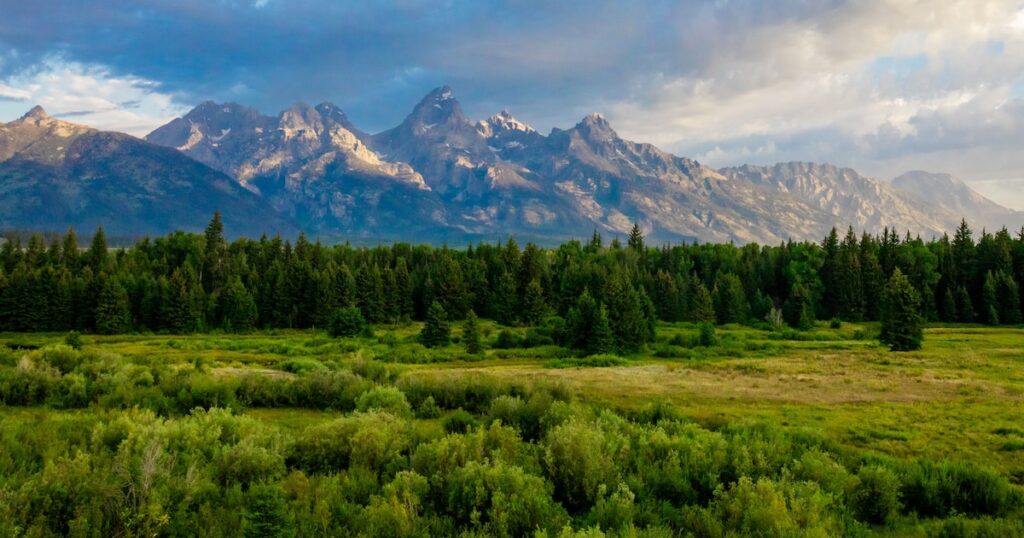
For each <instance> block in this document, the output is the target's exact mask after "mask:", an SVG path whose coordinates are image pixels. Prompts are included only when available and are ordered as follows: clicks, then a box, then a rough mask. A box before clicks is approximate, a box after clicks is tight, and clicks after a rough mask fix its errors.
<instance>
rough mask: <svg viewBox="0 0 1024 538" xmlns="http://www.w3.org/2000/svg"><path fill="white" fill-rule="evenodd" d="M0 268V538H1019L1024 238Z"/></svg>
mask: <svg viewBox="0 0 1024 538" xmlns="http://www.w3.org/2000/svg"><path fill="white" fill-rule="evenodd" d="M90 233H92V235H91V236H88V237H86V236H82V237H80V236H78V235H76V232H75V231H74V230H69V231H68V232H67V233H66V234H62V235H60V236H45V237H44V236H43V235H38V234H35V235H23V234H14V233H12V234H8V236H7V240H6V241H5V242H4V243H3V245H2V248H0V535H2V536H12V537H14V536H18V537H20V536H275V537H296V536H396V537H397V536H402V537H405V536H408V537H416V536H536V537H542V536H550V537H575V536H581V537H600V536H608V537H674V536H694V537H727V536H794V537H795V536H808V537H811V536H814V537H818V536H820V537H826V536H858V537H859V536H873V535H878V536H944V537H947V536H948V537H960V536H965V537H968V536H969V537H987V536H993V537H995V536H1021V535H1024V523H1022V520H1024V423H1022V421H1021V418H1022V417H1024V370H1022V367H1021V364H1022V363H1021V360H1022V358H1024V329H1022V323H1024V319H1022V311H1021V302H1022V300H1024V296H1022V285H1024V231H1022V232H1020V233H1011V232H1009V231H1008V230H1006V229H1001V230H998V231H995V232H992V231H988V230H975V229H972V227H971V226H970V225H969V224H968V223H967V222H963V223H962V224H961V226H960V228H959V229H958V230H957V231H956V233H955V235H954V236H953V237H947V236H943V237H938V238H930V239H927V240H926V239H922V238H920V237H914V236H911V235H909V234H905V233H903V234H901V233H900V232H898V231H896V230H892V229H885V230H883V231H881V232H879V233H877V234H875V233H871V232H862V231H857V230H853V229H849V230H845V231H843V230H833V231H832V232H831V233H830V234H829V235H828V236H827V237H825V238H823V239H822V240H821V242H820V243H814V242H793V241H790V242H785V243H782V244H778V245H757V244H746V245H742V246H740V245H735V244H712V243H686V244H665V245H661V244H649V243H648V242H647V241H646V240H645V238H644V236H643V234H642V233H641V231H640V228H639V227H637V226H634V228H633V231H632V233H630V234H629V235H628V236H625V237H622V238H618V237H602V235H601V234H599V233H597V232H595V233H594V234H593V236H592V237H590V238H589V239H586V240H585V241H568V242H565V243H562V244H560V245H557V246H545V247H542V246H538V245H535V244H532V243H526V244H519V243H517V242H516V241H515V240H514V239H507V240H504V241H500V242H494V243H478V244H473V245H470V246H464V247H462V246H460V247H448V246H430V245H417V244H406V243H394V244H388V245H379V246H374V247H365V246H353V245H350V244H332V245H325V244H321V243H320V242H315V241H311V240H310V239H308V238H306V237H305V236H302V235H300V236H298V238H297V239H296V240H294V241H290V240H284V239H282V238H280V237H266V236H264V237H260V238H258V239H255V238H238V239H234V240H230V241H229V240H228V239H227V236H226V232H225V230H224V227H223V224H222V222H221V219H220V215H219V214H216V215H214V216H213V218H212V220H211V221H210V223H209V225H208V226H207V228H206V231H205V233H203V234H192V233H185V232H175V233H171V234H169V235H166V236H163V237H150V238H143V239H141V240H138V241H136V242H135V243H134V244H133V245H131V246H127V247H111V246H110V245H108V240H107V238H106V236H105V234H104V231H103V229H99V230H96V231H94V232H92V231H90Z"/></svg>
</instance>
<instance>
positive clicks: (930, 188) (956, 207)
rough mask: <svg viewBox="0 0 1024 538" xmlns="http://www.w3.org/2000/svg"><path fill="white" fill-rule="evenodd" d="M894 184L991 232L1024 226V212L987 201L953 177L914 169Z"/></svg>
mask: <svg viewBox="0 0 1024 538" xmlns="http://www.w3.org/2000/svg"><path fill="white" fill-rule="evenodd" d="M892 185H893V187H896V188H897V189H899V190H901V191H904V192H907V193H909V194H911V195H913V196H916V197H917V198H918V199H920V200H923V201H924V202H926V203H928V204H930V205H932V206H935V207H941V208H943V209H945V210H947V211H950V212H952V213H953V214H955V215H960V216H962V217H964V218H966V219H967V220H968V221H970V222H972V223H974V224H976V225H980V226H985V227H987V228H989V229H998V228H1002V227H1003V226H1006V227H1008V228H1009V229H1011V230H1016V229H1019V228H1020V227H1021V226H1022V225H1024V212H1021V211H1014V210H1012V209H1008V208H1006V207H1003V206H1001V205H999V204H997V203H995V202H993V201H992V200H989V199H988V198H985V197H984V196H982V195H981V194H978V193H977V192H976V191H974V190H973V189H971V188H970V187H969V186H967V184H966V183H964V182H963V181H961V180H960V179H959V178H957V177H955V176H952V175H950V174H935V173H931V172H924V171H921V170H915V171H911V172H907V173H905V174H902V175H900V176H899V177H897V178H895V179H893V180H892Z"/></svg>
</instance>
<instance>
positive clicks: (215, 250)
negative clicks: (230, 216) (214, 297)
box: [202, 211, 228, 293]
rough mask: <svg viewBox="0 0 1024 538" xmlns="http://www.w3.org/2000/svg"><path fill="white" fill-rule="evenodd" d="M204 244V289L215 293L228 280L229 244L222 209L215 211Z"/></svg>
mask: <svg viewBox="0 0 1024 538" xmlns="http://www.w3.org/2000/svg"><path fill="white" fill-rule="evenodd" d="M204 238H205V242H204V246H203V272H202V281H203V289H205V290H206V293H213V292H214V291H216V290H219V289H221V288H223V287H224V285H225V284H226V282H227V274H226V272H227V267H225V264H226V263H227V251H228V244H227V241H225V240H224V223H223V222H222V221H221V218H220V211H214V213H213V218H212V219H210V223H209V224H207V225H206V232H205V233H204Z"/></svg>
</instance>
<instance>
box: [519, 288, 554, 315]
mask: <svg viewBox="0 0 1024 538" xmlns="http://www.w3.org/2000/svg"><path fill="white" fill-rule="evenodd" d="M547 310H548V305H547V303H546V302H545V301H544V290H543V289H542V288H541V287H540V282H538V281H537V280H536V279H535V280H531V281H530V283H529V284H527V285H526V290H525V291H524V292H523V305H522V308H521V309H520V311H521V312H522V316H521V318H522V321H523V323H524V324H526V325H537V324H539V323H540V322H541V320H543V319H544V316H545V314H547Z"/></svg>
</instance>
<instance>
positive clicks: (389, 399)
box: [356, 386, 412, 417]
mask: <svg viewBox="0 0 1024 538" xmlns="http://www.w3.org/2000/svg"><path fill="white" fill-rule="evenodd" d="M356 409H358V410H359V411H370V410H373V409H377V410H381V411H386V412H388V413H391V414H392V415H395V416H398V417H408V416H411V415H412V406H410V405H409V401H408V400H406V399H405V393H404V392H402V391H400V390H398V389H397V388H395V387H387V386H385V387H374V388H372V389H370V390H368V391H366V392H364V393H362V394H361V395H360V396H359V398H358V399H356Z"/></svg>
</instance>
